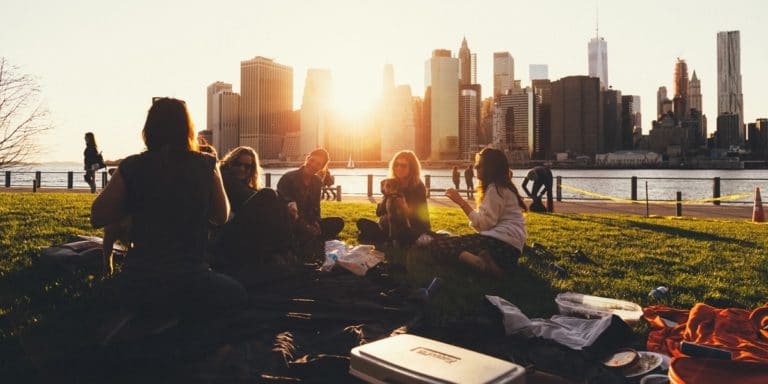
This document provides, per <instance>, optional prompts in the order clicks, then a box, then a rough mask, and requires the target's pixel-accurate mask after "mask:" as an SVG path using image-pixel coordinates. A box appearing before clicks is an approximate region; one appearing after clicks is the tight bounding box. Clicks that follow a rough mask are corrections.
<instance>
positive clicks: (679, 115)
mask: <svg viewBox="0 0 768 384" xmlns="http://www.w3.org/2000/svg"><path fill="white" fill-rule="evenodd" d="M674 84H675V96H674V99H672V104H673V105H674V108H675V119H677V121H683V120H685V119H686V118H688V115H689V110H688V64H686V63H685V60H681V59H680V58H678V59H677V63H675V78H674Z"/></svg>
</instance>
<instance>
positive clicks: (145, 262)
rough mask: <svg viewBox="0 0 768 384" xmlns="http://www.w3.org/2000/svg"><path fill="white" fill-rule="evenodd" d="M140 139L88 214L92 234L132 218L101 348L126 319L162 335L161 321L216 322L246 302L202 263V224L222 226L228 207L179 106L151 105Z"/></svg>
mask: <svg viewBox="0 0 768 384" xmlns="http://www.w3.org/2000/svg"><path fill="white" fill-rule="evenodd" d="M142 136H143V138H144V144H145V145H146V148H147V150H146V151H145V152H142V153H140V154H137V155H133V156H129V157H127V158H125V159H124V160H123V161H122V162H121V163H120V166H119V167H118V168H117V172H115V174H114V176H113V177H112V180H111V181H110V182H109V184H107V186H106V188H105V189H104V191H103V192H102V193H101V194H100V195H99V196H97V197H96V199H95V200H94V202H93V206H92V207H91V224H93V226H94V227H96V228H100V227H102V226H104V225H109V224H112V223H115V222H118V221H120V220H122V219H123V218H125V217H126V216H130V217H132V219H133V225H132V226H131V240H132V241H133V247H132V248H131V249H130V250H129V251H128V254H127V255H126V260H125V265H124V267H123V269H122V272H121V273H120V275H119V276H118V279H117V280H118V281H117V282H116V283H117V287H118V289H117V297H116V302H118V303H119V304H120V305H121V306H122V307H123V310H124V312H122V313H121V316H120V317H119V318H117V319H115V320H116V321H115V322H114V323H113V324H112V327H113V328H114V329H113V330H112V331H111V332H109V333H108V334H106V335H104V336H105V340H104V341H108V339H109V338H110V337H111V336H112V335H113V334H114V333H116V332H117V331H118V330H119V329H120V328H121V327H122V326H124V325H125V324H126V322H127V321H130V319H132V318H133V317H134V316H142V315H143V316H145V317H147V318H150V319H154V320H155V322H154V323H155V324H154V325H161V324H162V325H163V326H161V327H160V328H158V329H164V325H166V324H165V323H167V321H168V320H169V319H174V318H175V319H177V320H178V319H183V320H193V319H198V320H199V319H201V318H205V317H209V316H218V315H220V314H221V313H222V311H224V310H226V309H228V308H232V307H234V306H236V305H239V304H241V303H243V302H245V301H246V299H247V294H246V292H245V288H243V286H242V285H240V284H239V283H238V282H237V281H235V280H234V279H232V278H231V277H229V276H226V275H223V274H220V273H216V272H213V271H211V269H210V267H209V265H208V262H207V261H206V260H205V246H206V241H207V236H206V234H207V231H208V223H209V222H212V223H215V224H223V223H224V222H226V221H227V217H228V216H229V212H230V207H229V202H228V200H227V196H226V194H225V192H224V186H223V183H222V179H221V174H220V171H219V166H218V164H217V162H216V159H215V158H213V156H211V155H209V154H204V153H200V152H198V144H197V140H196V139H195V131H194V125H193V124H192V121H191V119H190V117H189V112H188V111H187V107H186V104H185V103H184V102H183V101H181V100H177V99H171V98H156V99H154V100H153V103H152V107H151V108H150V109H149V113H148V114H147V120H146V123H145V125H144V130H143V131H142ZM158 320H164V321H163V322H162V323H159V322H157V321H158ZM150 323H152V322H150ZM140 324H141V322H140ZM168 324H170V323H168Z"/></svg>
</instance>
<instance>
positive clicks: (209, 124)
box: [205, 81, 232, 131]
mask: <svg viewBox="0 0 768 384" xmlns="http://www.w3.org/2000/svg"><path fill="white" fill-rule="evenodd" d="M221 91H230V92H231V91H232V84H229V83H225V82H223V81H217V82H215V83H211V85H209V86H208V88H206V104H207V106H208V108H207V109H206V124H205V129H206V130H209V131H213V102H214V96H215V95H216V94H217V93H219V92H221Z"/></svg>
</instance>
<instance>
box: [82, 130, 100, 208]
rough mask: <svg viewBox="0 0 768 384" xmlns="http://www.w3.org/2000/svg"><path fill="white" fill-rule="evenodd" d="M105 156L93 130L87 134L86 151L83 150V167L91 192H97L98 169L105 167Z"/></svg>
mask: <svg viewBox="0 0 768 384" xmlns="http://www.w3.org/2000/svg"><path fill="white" fill-rule="evenodd" d="M104 167H105V165H104V158H103V157H102V156H101V153H99V149H98V148H97V147H96V137H94V136H93V132H88V133H86V134H85V151H83V169H84V170H85V176H84V178H85V182H86V183H88V186H89V187H91V193H96V171H97V170H99V169H101V168H104Z"/></svg>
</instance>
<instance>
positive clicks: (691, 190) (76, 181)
mask: <svg viewBox="0 0 768 384" xmlns="http://www.w3.org/2000/svg"><path fill="white" fill-rule="evenodd" d="M82 175H84V172H82V171H80V172H75V171H68V172H43V171H4V183H3V185H4V186H5V188H30V187H31V188H32V190H33V191H37V190H38V189H40V188H50V189H67V190H72V189H89V186H88V184H87V183H85V181H84V180H82ZM282 175H283V173H273V172H265V173H264V174H263V175H261V176H262V178H263V180H264V185H265V186H266V187H270V188H274V187H275V186H276V185H277V181H279V179H280V177H282ZM386 177H387V176H386V175H384V174H366V175H339V174H337V175H336V179H337V181H340V182H339V183H338V185H334V186H332V187H329V188H325V189H333V191H334V192H336V193H335V195H336V200H337V201H341V197H342V185H343V186H344V189H345V191H344V194H345V195H357V196H367V197H374V196H381V193H380V192H379V190H378V188H374V186H376V187H377V186H378V182H380V181H381V180H382V179H385V178H386ZM361 178H364V182H361ZM96 180H97V183H99V181H100V186H101V188H104V187H105V186H106V185H107V182H108V181H109V175H108V173H107V172H106V171H101V172H98V173H97V175H96ZM423 180H424V184H425V186H426V187H427V191H428V197H434V194H433V192H443V191H445V189H446V188H448V187H454V184H453V182H452V180H451V176H445V175H431V174H425V175H423ZM513 180H514V181H515V184H517V185H518V186H520V185H521V183H522V182H523V177H513ZM345 181H346V182H345ZM463 181H464V180H463V177H462V182H463ZM640 181H645V192H646V194H645V196H641V193H639V191H641V192H642V188H641V186H640V183H639V182H640ZM649 182H651V183H654V184H655V185H654V187H655V190H656V193H655V196H653V197H651V196H649V195H648V188H647V186H648V183H649ZM758 183H762V184H768V178H722V177H712V178H701V177H686V178H681V177H638V176H631V177H626V176H622V177H610V176H598V177H594V176H567V177H564V176H556V178H555V185H554V189H555V190H554V195H555V199H556V200H557V201H563V200H566V201H567V200H606V201H607V200H618V201H627V202H636V201H640V200H642V201H653V202H682V201H685V202H686V203H691V202H698V203H711V204H714V205H720V204H723V203H735V204H744V203H750V202H751V201H749V199H747V198H745V197H744V195H745V194H747V193H751V192H752V191H753V190H754V186H755V185H757V184H758ZM462 184H463V183H462ZM663 184H672V185H671V186H669V187H664V186H663ZM707 184H708V185H707ZM475 185H477V182H475ZM606 186H610V188H607V187H606ZM355 187H356V188H355ZM767 187H768V186H767ZM462 191H465V189H464V190H462ZM659 191H661V192H659ZM705 191H711V193H709V192H705ZM683 192H685V193H686V195H687V198H688V200H683V199H682V195H683ZM659 194H662V195H663V196H659ZM734 197H736V198H734Z"/></svg>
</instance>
